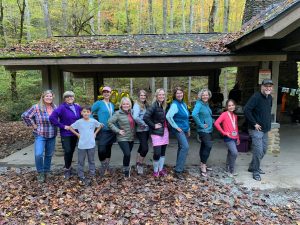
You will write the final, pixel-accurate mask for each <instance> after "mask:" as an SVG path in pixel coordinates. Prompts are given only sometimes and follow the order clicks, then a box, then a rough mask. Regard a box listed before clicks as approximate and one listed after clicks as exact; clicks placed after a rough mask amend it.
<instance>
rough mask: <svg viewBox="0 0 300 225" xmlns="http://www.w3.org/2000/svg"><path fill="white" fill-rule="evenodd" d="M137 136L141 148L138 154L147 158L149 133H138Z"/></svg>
mask: <svg viewBox="0 0 300 225" xmlns="http://www.w3.org/2000/svg"><path fill="white" fill-rule="evenodd" d="M136 136H137V137H138V139H139V141H140V146H139V149H138V153H139V154H140V156H142V157H146V155H147V153H148V150H149V148H148V139H149V131H142V132H136Z"/></svg>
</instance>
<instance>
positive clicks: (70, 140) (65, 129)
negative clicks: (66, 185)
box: [50, 91, 81, 179]
mask: <svg viewBox="0 0 300 225" xmlns="http://www.w3.org/2000/svg"><path fill="white" fill-rule="evenodd" d="M63 98H64V103H62V104H61V105H60V106H59V107H58V108H57V109H55V110H54V111H53V113H52V114H51V116H50V121H51V123H52V124H53V125H55V126H57V127H59V128H60V136H61V143H62V148H63V149H64V160H65V171H64V176H65V178H66V179H69V178H70V176H71V164H72V159H73V153H74V150H75V147H76V144H77V140H78V138H77V136H75V135H74V134H73V133H72V132H71V131H70V125H71V124H73V123H74V122H75V121H76V120H78V119H80V117H81V115H80V111H81V107H80V106H79V105H78V104H76V103H74V99H75V94H74V92H72V91H66V92H65V93H64V94H63Z"/></svg>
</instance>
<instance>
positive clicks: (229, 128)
mask: <svg viewBox="0 0 300 225" xmlns="http://www.w3.org/2000/svg"><path fill="white" fill-rule="evenodd" d="M230 115H231V116H234V117H232V118H234V119H235V124H236V129H234V128H233V125H232V122H231V120H230V118H229V115H228V111H226V112H223V113H222V114H221V115H220V116H219V118H218V119H217V120H216V121H215V123H214V125H215V127H216V128H217V130H218V131H220V133H221V134H222V135H224V136H226V133H228V132H229V133H230V135H229V138H232V139H240V137H239V130H238V121H237V115H235V114H234V113H230ZM221 125H222V126H221ZM234 130H235V131H236V132H237V136H232V135H231V133H232V132H233V131H234Z"/></svg>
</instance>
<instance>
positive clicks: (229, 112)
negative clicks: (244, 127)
mask: <svg viewBox="0 0 300 225" xmlns="http://www.w3.org/2000/svg"><path fill="white" fill-rule="evenodd" d="M235 106H236V103H235V101H234V100H232V99H228V100H227V102H226V106H225V112H223V113H222V114H221V115H220V116H219V118H218V119H217V120H216V121H215V123H214V125H215V127H216V128H217V130H218V131H220V133H221V134H222V135H223V136H224V142H225V144H226V145H227V148H228V153H227V160H226V169H227V171H228V172H229V176H236V175H237V173H236V172H235V160H236V158H237V155H238V151H237V148H236V146H237V145H239V144H240V138H239V131H238V121H237V115H236V114H235V113H234V110H235Z"/></svg>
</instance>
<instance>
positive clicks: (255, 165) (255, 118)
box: [244, 79, 273, 181]
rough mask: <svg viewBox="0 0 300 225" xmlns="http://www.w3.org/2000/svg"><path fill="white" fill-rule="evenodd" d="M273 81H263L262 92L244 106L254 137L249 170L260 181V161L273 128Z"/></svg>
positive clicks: (254, 95)
mask: <svg viewBox="0 0 300 225" xmlns="http://www.w3.org/2000/svg"><path fill="white" fill-rule="evenodd" d="M272 90H273V81H272V80H271V79H265V80H263V81H262V84H261V89H260V92H257V93H255V94H253V95H252V97H251V98H250V99H249V101H248V102H247V104H246V105H245V108H244V113H245V117H246V119H247V122H248V125H249V134H250V136H251V138H252V161H251V163H250V166H249V169H248V171H249V172H253V179H255V180H257V181H260V180H261V177H260V174H264V172H263V171H262V170H261V169H260V162H261V160H262V159H263V157H264V155H265V154H266V151H267V148H268V132H269V131H270V129H271V109H272V96H271V92H272Z"/></svg>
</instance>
